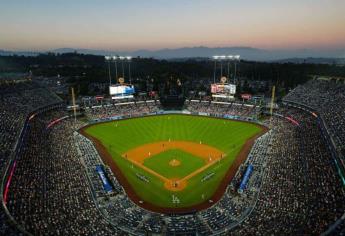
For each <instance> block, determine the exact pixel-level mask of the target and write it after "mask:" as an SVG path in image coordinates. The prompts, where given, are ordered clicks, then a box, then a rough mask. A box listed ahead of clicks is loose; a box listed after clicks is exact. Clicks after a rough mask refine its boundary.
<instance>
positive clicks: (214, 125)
mask: <svg viewBox="0 0 345 236" xmlns="http://www.w3.org/2000/svg"><path fill="white" fill-rule="evenodd" d="M262 132H263V128H262V127H260V126H258V125H256V124H252V123H248V122H240V121H233V120H225V119H215V118H210V117H203V116H190V115H159V116H148V117H142V118H133V119H127V120H119V121H112V122H106V123H98V124H94V125H90V126H87V127H86V128H84V129H83V130H82V133H83V134H84V135H86V136H87V137H89V138H91V139H92V140H93V141H94V143H96V148H97V149H98V151H99V153H100V154H101V156H102V157H103V160H105V162H106V164H108V165H110V166H111V167H114V168H112V170H113V171H114V172H115V173H114V174H115V175H116V176H117V177H118V179H119V181H120V182H121V184H122V185H123V186H124V188H125V190H126V191H127V193H128V195H129V196H130V197H131V195H132V196H133V195H135V196H134V197H133V198H132V200H134V201H136V202H137V203H138V202H140V203H139V204H143V205H145V206H147V205H148V206H153V207H156V208H167V209H177V208H184V209H187V208H189V209H192V208H193V207H195V206H198V205H200V204H203V203H207V204H209V203H212V202H213V200H214V198H213V197H214V195H215V193H216V191H217V190H219V187H220V185H223V186H226V184H227V183H225V182H226V181H229V179H227V180H225V177H229V172H231V171H232V172H235V171H236V169H237V168H238V165H239V164H240V163H241V162H242V161H243V157H242V160H237V159H238V158H239V156H240V155H241V154H242V156H243V155H244V154H247V153H248V150H249V149H250V146H251V144H252V142H253V139H254V138H255V137H257V136H258V135H259V134H261V133H262ZM249 140H251V143H249V142H248V141H249ZM245 146H246V147H245ZM245 149H247V150H245ZM244 152H246V153H244ZM109 159H111V160H109ZM234 163H236V168H235V166H234V165H233V164H234ZM230 175H231V174H230ZM223 191H224V189H223Z"/></svg>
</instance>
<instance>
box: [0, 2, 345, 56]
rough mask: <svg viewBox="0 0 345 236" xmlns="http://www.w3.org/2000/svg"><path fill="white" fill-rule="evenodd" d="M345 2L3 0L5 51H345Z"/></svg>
mask: <svg viewBox="0 0 345 236" xmlns="http://www.w3.org/2000/svg"><path fill="white" fill-rule="evenodd" d="M344 12H345V0H289V1H279V0H260V1H254V0H112V1H105V0H103V1H102V0H100V1H88V0H80V1H77V0H75V1H72V0H56V1H50V0H41V1H38V0H37V1H33V0H32V1H31V0H27V1H24V0H23V1H17V0H10V1H6V0H0V49H6V50H49V49H55V48H62V47H71V48H89V49H107V50H136V49H160V48H178V47H189V46H201V45H202V46H209V47H218V46H219V47H222V46H250V47H258V48H265V49H277V48H282V49H301V48H312V49H333V48H345V13H344Z"/></svg>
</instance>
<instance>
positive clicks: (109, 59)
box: [104, 56, 111, 85]
mask: <svg viewBox="0 0 345 236" xmlns="http://www.w3.org/2000/svg"><path fill="white" fill-rule="evenodd" d="M104 59H105V61H107V62H108V75H109V85H111V74H110V61H111V57H110V56H105V57H104Z"/></svg>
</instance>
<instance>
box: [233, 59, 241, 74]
mask: <svg viewBox="0 0 345 236" xmlns="http://www.w3.org/2000/svg"><path fill="white" fill-rule="evenodd" d="M240 57H241V56H240V55H236V56H234V61H235V72H234V80H235V79H237V78H236V76H237V64H236V62H237V61H240Z"/></svg>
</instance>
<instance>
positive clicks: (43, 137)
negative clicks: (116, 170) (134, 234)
mask: <svg viewBox="0 0 345 236" xmlns="http://www.w3.org/2000/svg"><path fill="white" fill-rule="evenodd" d="M64 113H65V112H63V111H62V112H56V111H53V112H45V113H41V114H38V115H36V116H35V118H33V119H31V120H30V121H29V122H28V129H27V134H26V137H25V141H24V142H25V147H24V148H23V149H22V151H21V152H20V153H19V154H18V157H17V162H16V164H17V165H16V169H15V174H14V175H13V178H12V182H11V189H10V193H9V196H8V199H9V200H8V202H7V208H8V210H9V212H10V213H11V215H12V216H13V218H14V219H15V220H16V221H17V223H18V224H19V225H21V226H22V227H23V228H25V230H26V231H28V232H30V233H31V234H33V235H116V234H117V231H116V230H115V228H113V227H112V226H111V225H110V224H109V223H108V222H106V220H104V218H103V216H102V215H101V214H100V213H99V211H98V209H97V208H96V206H95V204H94V201H93V198H92V195H91V190H90V187H89V183H88V180H87V177H86V174H85V169H84V167H83V165H82V164H81V162H80V159H79V156H78V152H77V149H76V148H75V144H74V139H73V132H74V129H76V128H77V127H78V126H79V124H78V123H77V124H76V123H75V122H74V121H73V120H72V119H70V120H64V121H61V122H60V123H57V124H56V125H54V126H52V127H50V128H47V125H48V123H50V121H51V120H55V119H56V118H59V117H62V116H64V115H65V114H64Z"/></svg>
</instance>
